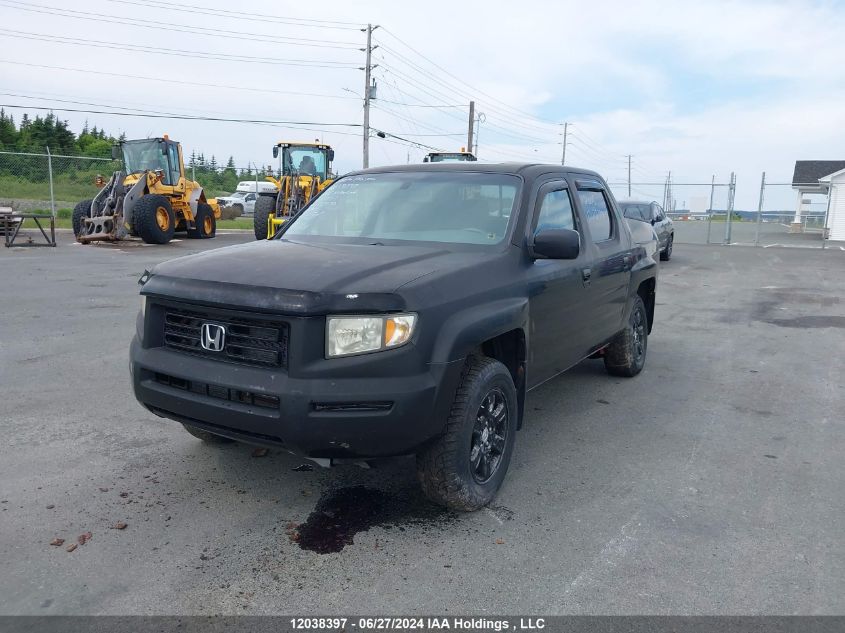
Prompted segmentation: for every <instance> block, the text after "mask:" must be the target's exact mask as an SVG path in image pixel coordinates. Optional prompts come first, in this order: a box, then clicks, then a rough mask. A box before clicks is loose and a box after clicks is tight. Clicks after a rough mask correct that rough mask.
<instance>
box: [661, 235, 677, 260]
mask: <svg viewBox="0 0 845 633" xmlns="http://www.w3.org/2000/svg"><path fill="white" fill-rule="evenodd" d="M674 241H675V236H674V235H670V236H669V240H668V241H667V242H666V248H665V249H664V250H663V252H662V253H660V261H662V262H668V261H669V260H670V259H672V244H673V243H674Z"/></svg>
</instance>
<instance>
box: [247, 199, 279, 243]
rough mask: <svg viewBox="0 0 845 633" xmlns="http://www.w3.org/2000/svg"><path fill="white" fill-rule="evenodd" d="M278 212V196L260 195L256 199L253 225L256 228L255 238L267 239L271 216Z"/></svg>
mask: <svg viewBox="0 0 845 633" xmlns="http://www.w3.org/2000/svg"><path fill="white" fill-rule="evenodd" d="M275 213H276V196H275V194H273V195H260V196H258V199H257V200H256V201H255V213H253V218H252V226H253V228H254V229H255V239H257V240H266V239H267V226H268V225H269V224H270V216H271V215H275Z"/></svg>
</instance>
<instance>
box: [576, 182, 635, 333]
mask: <svg viewBox="0 0 845 633" xmlns="http://www.w3.org/2000/svg"><path fill="white" fill-rule="evenodd" d="M577 191H578V195H577V200H578V202H577V206H578V211H579V213H580V214H581V216H582V217H583V218H584V220H585V224H586V225H587V226H586V229H587V230H586V233H587V235H588V244H589V248H590V250H591V252H592V259H593V266H592V275H591V280H590V286H591V288H590V295H589V297H590V302H589V310H588V312H589V318H590V323H591V326H590V333H589V334H590V336H589V338H590V340H591V342H592V344H593V345H598V344H599V343H602V342H604V341H605V340H607V339H609V338H610V337H612V336H613V335H614V334H616V333H617V332H618V331H619V330H620V329H621V327H622V319H623V317H624V313H625V307H626V305H627V301H628V287H629V285H630V280H631V266H632V263H633V254H632V252H631V249H630V243H629V239H628V237H627V235H628V234H627V233H624V232H623V230H622V227H621V222H622V219H621V215H620V214H619V213H618V212H617V211H616V208H615V205H614V204H613V203H612V202H611V200H612V198H611V197H610V195H609V193H608V192H607V190H606V189H605V188H604V185H603V184H602V183H599V182H578V184H577Z"/></svg>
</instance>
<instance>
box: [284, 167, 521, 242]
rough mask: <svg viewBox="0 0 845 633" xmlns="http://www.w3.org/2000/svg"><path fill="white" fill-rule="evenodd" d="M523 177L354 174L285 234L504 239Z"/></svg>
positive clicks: (431, 239) (435, 239)
mask: <svg viewBox="0 0 845 633" xmlns="http://www.w3.org/2000/svg"><path fill="white" fill-rule="evenodd" d="M520 182H521V181H520V179H519V178H518V177H516V176H512V175H510V174H483V173H476V172H458V173H454V172H451V173H450V172H416V173H415V172H408V173H384V174H366V175H361V176H349V177H347V178H342V179H341V180H338V181H337V182H335V184H334V185H332V186H331V187H329V188H328V189H326V190H325V191H324V192H323V193H322V194H321V195H320V196H319V197H318V198H316V199H315V200H314V202H313V203H312V204H311V205H309V206H308V207H306V208H305V210H304V211H303V212H302V214H301V215H299V216H298V217H297V218H296V219H295V220H293V221H292V222H291V223H290V224H289V225H288V227H287V229H286V230H285V231H284V233H283V234H282V235H283V236H284V238H290V237H299V236H318V237H335V238H337V237H340V238H365V239H375V240H382V239H384V240H408V241H424V242H450V243H459V244H486V245H492V244H498V243H500V242H501V241H502V240H503V239H504V238H505V235H506V234H507V230H508V224H509V222H510V218H511V215H512V210H513V206H514V200H515V198H516V195H517V191H518V190H519V185H520Z"/></svg>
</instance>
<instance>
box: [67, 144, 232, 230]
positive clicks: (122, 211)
mask: <svg viewBox="0 0 845 633" xmlns="http://www.w3.org/2000/svg"><path fill="white" fill-rule="evenodd" d="M112 159H114V160H122V161H123V169H122V170H118V171H116V172H114V173H113V174H112V177H111V178H110V179H109V181H108V182H107V183H105V184H104V185H103V184H102V180H103V178H102V177H98V183H97V184H98V185H101V186H102V188H101V189H100V192H99V193H98V194H97V195H96V196H95V197H94V199H93V200H83V201H82V202H80V203H79V204H77V205H76V207H75V208H74V210H73V232H74V234H75V235H76V239H77V241H79V242H82V243H88V242H95V241H100V240H106V241H112V242H114V241H117V240H121V239H124V238H125V237H126V236H127V235H138V236H140V237H141V239H142V240H144V242H146V243H148V244H166V243H167V242H169V241H170V240H171V239H173V234H174V233H175V232H176V231H185V232H186V233H187V237H189V238H194V239H205V238H210V237H214V235H215V233H216V231H217V220H218V219H219V218H220V207H219V206H218V204H217V201H216V200H214V199H213V198H212V199H209V198H206V196H205V192H203V189H202V186H200V185H199V184H198V183H196V182H194V181H192V180H188V179H187V178H185V163H184V161H183V159H182V146H181V145H180V144H179V143H177V142H176V141H171V140H170V138H169V137H168V136H167V135H166V134H165V135H164V136H163V137H161V138H150V139H141V140H137V141H122V142H120V143H119V144H117V145H115V146H114V147H112Z"/></svg>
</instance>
